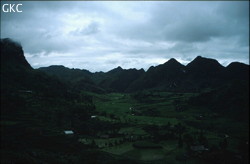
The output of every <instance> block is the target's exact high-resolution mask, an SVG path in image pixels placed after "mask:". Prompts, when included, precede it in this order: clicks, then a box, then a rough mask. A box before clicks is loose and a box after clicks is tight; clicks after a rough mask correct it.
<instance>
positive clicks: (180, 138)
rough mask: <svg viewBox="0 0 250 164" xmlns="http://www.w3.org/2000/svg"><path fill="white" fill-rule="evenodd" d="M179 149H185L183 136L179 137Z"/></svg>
mask: <svg viewBox="0 0 250 164" xmlns="http://www.w3.org/2000/svg"><path fill="white" fill-rule="evenodd" d="M178 147H179V148H182V147H183V140H182V137H181V136H180V137H179V140H178Z"/></svg>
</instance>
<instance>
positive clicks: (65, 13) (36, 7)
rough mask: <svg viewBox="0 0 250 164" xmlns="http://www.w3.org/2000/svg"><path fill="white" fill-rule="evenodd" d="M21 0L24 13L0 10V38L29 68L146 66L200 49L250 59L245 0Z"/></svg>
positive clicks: (222, 58)
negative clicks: (18, 48) (9, 41)
mask: <svg viewBox="0 0 250 164" xmlns="http://www.w3.org/2000/svg"><path fill="white" fill-rule="evenodd" d="M4 3H6V2H2V4H4ZM15 3H16V4H17V2H15ZM19 3H22V4H23V6H22V7H21V8H22V10H23V12H22V13H3V12H1V38H5V37H9V38H13V39H14V40H16V41H19V42H20V43H21V44H22V46H23V49H24V51H25V56H26V59H27V60H28V61H29V63H30V64H31V65H32V66H33V67H34V68H38V67H42V66H49V65H64V66H67V67H70V68H81V69H88V70H90V71H108V70H110V69H112V68H115V67H117V66H121V67H123V68H126V69H127V68H144V69H147V68H148V67H149V66H151V65H158V64H162V63H164V62H166V61H167V60H168V59H170V58H176V59H177V60H178V61H179V62H181V63H182V64H187V63H188V62H190V61H191V60H193V59H194V58H195V57H196V56H198V55H200V56H203V57H209V58H215V59H217V60H218V61H219V62H220V63H221V64H223V65H224V66H226V65H227V64H229V63H230V62H232V61H240V62H244V63H247V64H249V16H248V15H249V2H248V1H241V2H233V1H227V2H226V1H224V2H219V1H205V2H201V1H194V2H191V1H185V2H181V1H175V2H172V1H157V2H152V1H129V2H126V1H93V2H90V1H76V2H69V1H54V2H40V1H37V2H19ZM1 6H2V5H1Z"/></svg>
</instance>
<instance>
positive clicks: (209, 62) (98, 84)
mask: <svg viewBox="0 0 250 164" xmlns="http://www.w3.org/2000/svg"><path fill="white" fill-rule="evenodd" d="M38 70H40V71H43V72H45V73H47V74H49V75H52V76H56V77H57V78H59V79H60V80H63V81H65V82H69V83H71V84H72V85H80V84H79V83H82V85H83V83H84V82H85V84H86V85H87V83H88V84H91V86H88V87H85V89H90V90H92V89H93V88H95V89H97V90H98V88H99V89H101V90H103V91H104V90H106V91H112V92H135V91H140V90H145V89H146V90H148V89H149V90H163V91H178V92H186V91H199V90H201V89H204V88H215V87H218V86H220V85H222V84H225V83H227V82H230V81H234V80H248V79H249V65H246V64H243V63H239V62H233V63H231V64H229V65H228V66H227V67H224V66H222V65H221V64H220V63H219V62H218V61H217V60H215V59H209V58H204V57H201V56H198V57H196V58H195V59H194V60H193V61H192V62H190V63H189V64H187V65H186V66H184V65H182V64H181V63H179V62H178V61H177V60H175V59H174V58H172V59H170V60H168V61H167V62H166V63H164V64H161V65H158V66H155V67H154V66H151V67H150V68H149V69H148V70H147V71H144V70H143V69H140V70H137V69H122V68H121V67H117V68H115V69H112V70H111V71H108V72H106V73H104V72H96V73H91V72H89V71H88V70H80V69H69V68H66V67H64V66H49V67H42V68H39V69H38Z"/></svg>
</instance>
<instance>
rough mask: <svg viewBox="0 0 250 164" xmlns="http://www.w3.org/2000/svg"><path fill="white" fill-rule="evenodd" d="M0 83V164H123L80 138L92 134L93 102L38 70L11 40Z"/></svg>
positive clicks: (4, 55)
mask: <svg viewBox="0 0 250 164" xmlns="http://www.w3.org/2000/svg"><path fill="white" fill-rule="evenodd" d="M0 78H1V121H0V125H1V129H0V130H1V163H13V164H15V163H25V164H29V163H79V164H80V163H112V162H113V163H114V162H115V163H116V162H117V161H119V162H122V161H120V160H123V159H120V158H118V157H112V156H110V155H108V154H105V153H102V152H99V151H96V150H93V149H92V148H88V147H86V146H83V145H81V144H79V142H78V137H77V136H78V134H84V135H88V134H90V133H91V132H92V129H91V128H92V127H93V124H94V122H93V121H92V122H91V121H90V118H91V117H90V116H91V115H92V114H93V113H94V111H95V106H94V104H93V103H92V98H91V97H90V96H86V95H83V94H81V93H80V92H75V91H73V90H72V89H71V88H70V87H69V86H68V85H67V84H66V83H64V82H62V81H59V80H58V79H57V78H53V77H51V76H48V75H46V74H45V73H43V72H40V71H37V70H34V69H33V68H32V67H31V66H30V65H29V63H28V62H27V61H26V59H25V57H24V55H23V50H22V47H21V46H20V45H19V44H17V43H15V42H14V41H12V40H10V39H1V77H0ZM64 130H72V131H73V132H74V136H71V137H69V136H66V135H65V134H64ZM123 161H124V162H125V163H131V161H128V160H123ZM132 162H133V161H132Z"/></svg>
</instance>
